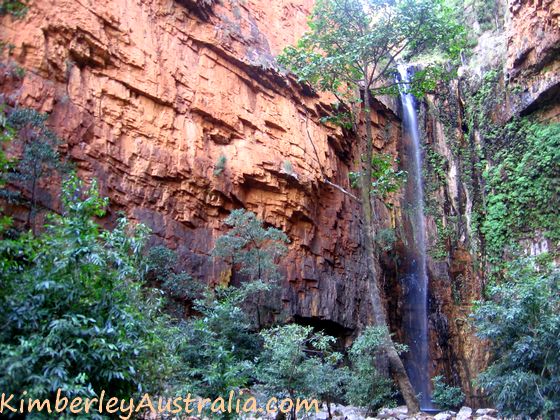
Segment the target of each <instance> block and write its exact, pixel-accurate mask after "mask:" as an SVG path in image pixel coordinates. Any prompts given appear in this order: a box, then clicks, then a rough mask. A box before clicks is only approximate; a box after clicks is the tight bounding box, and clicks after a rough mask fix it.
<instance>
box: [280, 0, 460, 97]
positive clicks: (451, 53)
mask: <svg viewBox="0 0 560 420" xmlns="http://www.w3.org/2000/svg"><path fill="white" fill-rule="evenodd" d="M309 27H310V30H309V31H308V32H307V33H306V34H305V35H304V36H303V37H302V38H301V39H300V40H299V41H298V43H297V45H296V46H289V47H287V48H286V49H285V50H284V52H283V54H282V55H281V56H280V57H279V62H280V64H282V65H284V66H286V67H287V68H288V69H289V70H290V71H292V72H293V73H295V74H296V75H297V77H298V79H299V80H300V81H302V82H308V83H310V84H311V85H312V86H314V87H316V88H317V89H319V90H323V91H330V92H335V93H339V94H340V95H341V96H340V97H341V98H343V99H345V101H344V102H347V101H348V100H349V99H350V101H352V100H357V98H356V96H355V95H356V93H355V90H356V88H358V87H359V88H364V87H367V88H370V89H371V88H373V92H374V93H393V94H396V93H398V88H397V86H396V85H395V84H394V82H393V81H394V75H395V66H396V63H397V62H398V61H409V60H411V59H412V58H413V57H416V56H418V55H419V54H421V53H424V52H434V51H436V50H439V51H441V52H442V53H443V54H444V55H445V56H446V57H451V58H456V57H457V56H458V54H459V52H460V50H461V48H462V47H463V35H464V30H463V28H462V27H461V26H460V25H458V24H457V23H456V21H455V19H454V16H453V11H452V10H451V9H450V8H449V7H447V6H446V4H445V2H444V1H443V0H396V1H378V0H318V1H317V2H316V4H315V8H314V9H313V13H312V15H311V17H310V20H309ZM434 69H435V67H434V66H428V67H427V68H425V69H424V70H423V71H422V72H419V73H418V76H417V77H416V80H413V81H412V82H413V83H412V87H413V88H415V87H421V86H422V85H423V84H424V85H425V82H426V80H427V78H428V77H430V78H431V77H432V76H441V74H442V72H441V71H435V70H434ZM434 71H435V73H437V74H434ZM352 98H353V99H352Z"/></svg>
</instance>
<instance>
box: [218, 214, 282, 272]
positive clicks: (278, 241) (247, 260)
mask: <svg viewBox="0 0 560 420" xmlns="http://www.w3.org/2000/svg"><path fill="white" fill-rule="evenodd" d="M224 224H225V225H226V226H228V227H230V230H229V232H228V233H226V234H224V235H222V236H220V237H219V238H218V239H217V240H216V246H215V248H214V251H213V255H215V256H217V257H221V258H223V259H225V260H227V261H228V262H229V263H230V264H231V266H232V270H233V269H235V267H239V272H240V273H241V274H245V275H247V276H248V277H249V279H250V280H262V281H268V280H277V279H278V277H279V274H278V265H277V264H276V263H275V260H276V258H278V257H280V256H282V255H284V254H285V253H286V251H287V248H286V245H285V244H287V243H288V242H289V241H288V237H287V236H286V234H285V233H284V232H282V231H281V230H279V229H275V228H272V227H269V228H265V227H264V226H263V222H262V221H261V220H259V219H257V216H256V215H255V213H253V212H250V211H246V210H244V209H238V210H233V211H232V212H231V214H230V215H229V216H228V217H227V218H226V219H225V221H224Z"/></svg>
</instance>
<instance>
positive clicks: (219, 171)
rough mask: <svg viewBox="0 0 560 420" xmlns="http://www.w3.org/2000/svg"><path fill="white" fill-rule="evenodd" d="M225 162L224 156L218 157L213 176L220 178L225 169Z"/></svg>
mask: <svg viewBox="0 0 560 420" xmlns="http://www.w3.org/2000/svg"><path fill="white" fill-rule="evenodd" d="M226 161H227V158H226V157H225V155H220V157H219V158H218V161H217V162H216V165H215V166H214V176H220V175H221V174H222V173H223V172H224V169H225V168H226Z"/></svg>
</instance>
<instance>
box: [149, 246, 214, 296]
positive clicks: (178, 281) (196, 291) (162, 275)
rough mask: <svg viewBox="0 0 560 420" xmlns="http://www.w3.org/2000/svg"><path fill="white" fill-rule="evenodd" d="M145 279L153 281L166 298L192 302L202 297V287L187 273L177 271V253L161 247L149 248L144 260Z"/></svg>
mask: <svg viewBox="0 0 560 420" xmlns="http://www.w3.org/2000/svg"><path fill="white" fill-rule="evenodd" d="M146 266H147V274H148V275H147V279H148V280H150V281H155V282H157V284H158V287H159V288H161V289H162V290H164V291H165V292H166V294H167V296H168V297H170V298H172V299H178V300H181V301H184V300H189V301H193V300H195V299H198V298H200V297H201V295H202V291H203V286H202V284H201V283H200V282H198V281H196V280H194V279H193V278H192V277H191V276H190V275H189V274H188V273H185V272H184V271H178V270H177V268H176V267H177V253H176V252H175V251H172V250H171V249H169V248H167V247H166V246H163V245H158V246H155V247H153V248H150V250H149V251H148V255H147V258H146Z"/></svg>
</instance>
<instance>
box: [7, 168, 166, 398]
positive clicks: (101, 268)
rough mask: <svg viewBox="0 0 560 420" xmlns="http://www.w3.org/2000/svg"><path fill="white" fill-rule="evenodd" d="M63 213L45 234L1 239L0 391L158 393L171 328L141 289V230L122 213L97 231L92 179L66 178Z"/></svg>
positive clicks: (100, 209)
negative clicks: (105, 228) (113, 223)
mask: <svg viewBox="0 0 560 420" xmlns="http://www.w3.org/2000/svg"><path fill="white" fill-rule="evenodd" d="M62 201H63V205H64V212H63V213H62V214H61V215H52V216H50V218H49V222H48V224H47V225H46V231H45V233H43V234H41V235H40V236H33V235H32V234H31V233H27V234H24V235H21V236H20V237H19V238H17V239H11V240H7V239H5V240H3V241H2V242H1V243H0V244H1V245H0V268H1V270H0V273H1V274H0V323H1V324H2V330H1V331H0V369H1V370H2V375H0V388H1V389H2V392H6V393H8V394H9V393H13V394H15V395H20V393H21V391H22V390H27V391H28V395H27V396H28V397H31V398H42V399H43V398H52V397H53V396H54V393H55V391H56V390H57V389H58V388H61V389H62V390H63V392H64V393H66V394H67V395H68V396H72V397H73V396H81V397H92V396H94V395H95V394H96V392H99V391H100V390H106V392H107V393H108V394H111V395H113V396H116V397H123V398H124V397H128V398H130V397H131V396H133V395H136V394H137V393H139V392H141V391H151V392H158V391H159V390H160V389H161V386H162V383H163V381H164V380H165V379H166V377H167V376H168V375H169V373H170V370H171V366H172V361H173V358H172V356H170V354H171V352H170V351H169V348H168V342H169V337H170V336H172V335H173V334H174V330H173V328H170V327H168V325H167V324H166V317H165V316H164V315H163V314H162V313H161V312H160V310H159V307H160V299H159V298H158V295H157V294H154V293H151V291H150V290H146V289H144V288H142V269H141V267H142V254H141V251H142V249H143V247H144V245H145V240H146V236H147V233H148V232H147V229H146V228H145V227H144V226H142V225H137V226H131V225H130V224H129V223H128V222H127V221H126V220H125V219H120V220H119V221H118V223H117V226H116V227H115V229H113V230H110V231H103V230H101V229H100V227H99V226H98V224H97V223H95V222H94V221H93V218H94V217H100V216H102V215H103V214H104V212H105V210H104V209H105V206H106V205H107V200H106V199H102V198H101V197H100V196H99V193H98V191H97V188H96V184H95V182H93V183H92V186H91V187H90V188H89V189H86V188H85V187H84V186H83V185H82V183H81V182H80V181H78V180H77V178H75V177H72V178H70V179H69V180H67V181H66V182H65V183H64V185H63V195H62Z"/></svg>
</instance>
